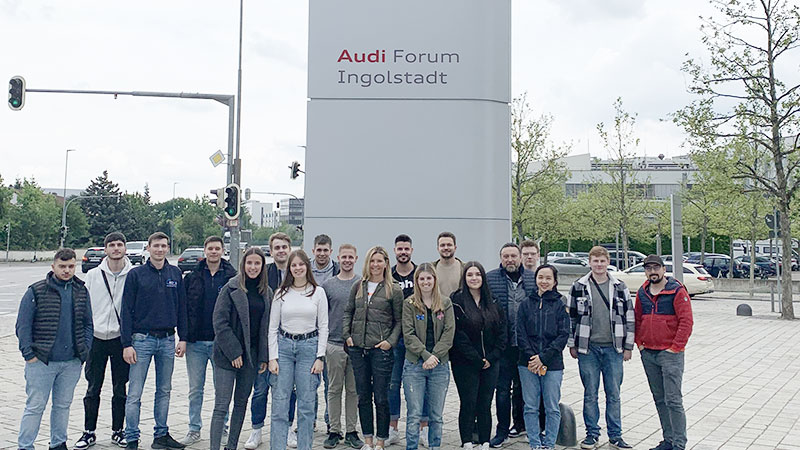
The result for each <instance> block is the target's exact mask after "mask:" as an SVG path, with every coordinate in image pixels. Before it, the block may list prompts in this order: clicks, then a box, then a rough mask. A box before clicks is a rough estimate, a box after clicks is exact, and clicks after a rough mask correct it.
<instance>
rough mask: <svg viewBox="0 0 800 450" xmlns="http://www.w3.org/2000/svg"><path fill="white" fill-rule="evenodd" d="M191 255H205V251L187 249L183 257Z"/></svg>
mask: <svg viewBox="0 0 800 450" xmlns="http://www.w3.org/2000/svg"><path fill="white" fill-rule="evenodd" d="M189 256H203V251H202V250H186V251H184V252H183V257H184V258H186V257H189Z"/></svg>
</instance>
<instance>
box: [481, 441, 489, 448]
mask: <svg viewBox="0 0 800 450" xmlns="http://www.w3.org/2000/svg"><path fill="white" fill-rule="evenodd" d="M481 450H489V443H488V442H484V443H483V444H481Z"/></svg>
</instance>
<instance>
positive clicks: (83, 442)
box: [75, 431, 97, 450]
mask: <svg viewBox="0 0 800 450" xmlns="http://www.w3.org/2000/svg"><path fill="white" fill-rule="evenodd" d="M96 442H97V436H96V435H95V434H94V431H84V432H83V434H82V435H81V438H80V439H78V442H76V443H75V450H84V449H86V448H89V447H91V446H93V445H94V444H95V443H96Z"/></svg>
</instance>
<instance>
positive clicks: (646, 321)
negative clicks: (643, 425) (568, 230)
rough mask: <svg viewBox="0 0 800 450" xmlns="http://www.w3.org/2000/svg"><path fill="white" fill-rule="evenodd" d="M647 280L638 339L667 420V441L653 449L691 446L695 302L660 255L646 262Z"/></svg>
mask: <svg viewBox="0 0 800 450" xmlns="http://www.w3.org/2000/svg"><path fill="white" fill-rule="evenodd" d="M644 271H645V274H646V275H647V280H646V281H645V282H644V284H643V285H642V287H640V288H639V290H638V292H636V306H635V309H634V313H635V317H636V337H635V339H634V341H635V342H636V345H637V346H638V347H639V351H641V352H642V365H643V366H644V372H645V374H646V375H647V382H648V384H649V385H650V392H651V393H652V394H653V400H654V401H655V404H656V410H657V411H658V418H659V420H660V421H661V433H662V436H663V438H664V439H663V440H662V441H661V443H659V444H658V445H657V446H656V447H654V448H653V449H651V450H672V449H675V450H678V449H680V450H683V449H685V448H686V413H685V411H684V409H683V394H682V393H681V383H682V382H683V367H684V350H685V349H686V343H687V342H688V341H689V336H690V335H691V334H692V325H693V319H692V302H691V300H690V298H689V293H688V292H687V291H686V288H685V287H684V286H683V285H682V284H681V283H680V282H678V280H676V279H674V278H672V277H667V276H665V274H666V269H665V268H664V261H663V260H662V259H661V257H659V256H658V255H648V256H647V258H645V259H644Z"/></svg>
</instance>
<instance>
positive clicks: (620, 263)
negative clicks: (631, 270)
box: [608, 250, 647, 267]
mask: <svg viewBox="0 0 800 450" xmlns="http://www.w3.org/2000/svg"><path fill="white" fill-rule="evenodd" d="M608 254H609V257H610V258H611V264H613V265H615V266H617V267H625V264H624V262H625V261H624V260H625V252H624V251H622V250H619V255H617V250H609V251H608ZM646 256H647V255H645V254H644V253H641V252H637V251H635V250H628V267H632V266H634V265H636V264H639V263H640V262H642V261H644V258H645V257H646Z"/></svg>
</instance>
